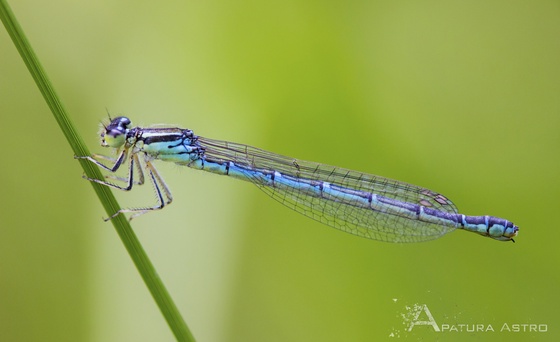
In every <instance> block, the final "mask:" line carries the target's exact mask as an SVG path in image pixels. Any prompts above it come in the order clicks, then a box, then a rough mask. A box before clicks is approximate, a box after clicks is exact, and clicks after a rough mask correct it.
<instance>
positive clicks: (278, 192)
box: [199, 137, 457, 242]
mask: <svg viewBox="0 0 560 342" xmlns="http://www.w3.org/2000/svg"><path fill="white" fill-rule="evenodd" d="M199 141H200V142H201V144H202V146H204V148H205V154H206V156H207V157H209V158H212V159H214V160H217V161H220V160H221V161H224V162H227V161H232V162H234V163H235V164H236V165H238V166H241V167H243V168H244V169H245V171H244V173H245V175H246V176H247V179H248V180H249V181H251V182H253V183H254V184H255V185H257V186H258V187H259V188H260V189H261V190H262V191H264V192H265V193H266V194H268V195H269V196H271V197H272V198H274V199H275V200H277V201H278V202H280V203H282V204H284V205H285V206H287V207H289V208H291V209H293V210H295V211H297V212H299V213H301V214H303V215H305V216H307V217H310V218H312V219H314V220H317V221H319V222H321V223H324V224H326V225H329V226H331V227H334V228H337V229H339V230H342V231H345V232H348V233H351V234H354V235H358V236H361V237H365V238H369V239H374V240H380V241H388V242H419V241H427V240H432V239H436V238H439V237H441V236H443V235H445V234H447V233H448V232H450V231H452V230H454V229H455V227H454V226H452V225H439V224H433V223H427V222H424V221H419V220H417V219H415V218H414V217H413V216H411V215H410V212H409V211H407V210H405V209H402V211H401V212H399V211H395V210H394V208H393V210H391V211H390V212H389V211H387V210H384V209H382V208H380V209H377V210H376V209H373V208H372V207H370V206H356V205H348V204H346V203H343V202H337V201H332V200H327V199H325V198H323V197H317V196H312V195H310V194H309V193H308V192H305V191H300V189H298V187H297V186H295V187H290V188H285V187H271V186H270V182H269V181H268V180H267V179H265V178H263V177H262V173H261V172H254V171H257V170H260V171H263V170H264V171H277V172H279V173H281V174H283V175H288V176H291V177H295V178H300V179H305V180H313V181H319V182H328V183H330V184H335V185H338V186H341V187H344V188H349V189H355V190H359V191H363V192H369V193H372V194H377V195H380V196H384V197H387V198H391V199H395V200H398V201H402V202H408V203H412V204H419V205H422V206H424V207H430V208H433V209H436V210H439V211H443V212H448V213H453V214H456V213H457V208H456V207H455V205H454V204H453V202H451V201H450V200H449V199H447V198H446V197H445V196H443V195H441V194H439V193H436V192H433V191H431V190H429V189H426V188H422V187H418V186H415V185H412V184H407V183H404V182H400V181H396V180H392V179H388V178H384V177H381V176H375V175H371V174H366V173H361V172H357V171H353V170H348V169H344V168H340V167H336V166H330V165H325V164H319V163H314V162H309V161H304V160H298V159H293V158H290V157H286V156H282V155H278V154H275V153H271V152H268V151H264V150H261V149H258V148H254V147H251V146H247V145H243V144H237V143H231V142H227V141H220V140H213V139H207V138H203V137H200V138H199Z"/></svg>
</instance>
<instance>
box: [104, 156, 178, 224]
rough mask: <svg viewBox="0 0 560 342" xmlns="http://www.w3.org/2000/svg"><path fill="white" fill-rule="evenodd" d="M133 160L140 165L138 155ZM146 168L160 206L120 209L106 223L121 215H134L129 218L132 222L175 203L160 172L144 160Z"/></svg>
mask: <svg viewBox="0 0 560 342" xmlns="http://www.w3.org/2000/svg"><path fill="white" fill-rule="evenodd" d="M132 158H134V160H135V161H136V162H137V163H139V160H138V156H137V155H133V156H132ZM144 167H145V168H146V169H147V170H148V173H149V176H150V177H149V178H150V181H151V183H152V187H153V188H154V191H155V193H156V197H157V199H158V204H156V205H155V206H153V207H143V208H124V209H120V210H119V211H117V212H116V213H114V214H113V215H112V216H111V217H109V218H107V219H105V221H108V220H111V219H113V218H114V217H116V216H117V215H119V214H121V213H134V214H132V215H131V216H130V218H129V220H132V219H133V218H135V217H138V216H140V215H142V214H145V213H147V212H148V211H152V210H160V209H162V208H163V207H165V206H166V205H168V204H170V203H171V202H172V201H173V196H172V195H171V192H170V191H169V188H168V187H167V184H165V182H164V181H163V179H162V178H161V176H160V175H159V172H158V171H157V170H156V168H155V167H154V166H153V165H152V163H151V162H150V161H149V160H144ZM162 189H163V192H162Z"/></svg>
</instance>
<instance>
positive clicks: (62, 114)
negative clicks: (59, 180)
mask: <svg viewBox="0 0 560 342" xmlns="http://www.w3.org/2000/svg"><path fill="white" fill-rule="evenodd" d="M0 19H1V20H2V22H3V23H4V26H5V27H6V30H7V31H8V33H9V35H10V37H11V38H12V41H13V42H14V44H15V46H16V48H17V50H18V51H19V53H20V55H21V57H22V59H23V61H24V62H25V65H26V66H27V68H28V69H29V72H30V73H31V75H32V76H33V79H34V80H35V82H36V83H37V86H38V87H39V90H40V91H41V94H43V97H44V98H45V101H47V104H48V106H49V108H50V109H51V111H52V113H53V115H54V117H55V119H56V121H57V122H58V125H59V126H60V128H61V130H62V132H63V133H64V135H65V136H66V139H67V140H68V143H69V144H70V146H71V147H72V150H73V151H74V153H75V155H78V156H85V155H90V153H89V151H88V149H87V148H86V146H85V144H84V142H83V140H82V138H81V137H80V135H79V134H78V132H77V131H76V129H75V128H74V126H73V125H72V122H71V121H70V119H69V117H68V115H67V114H66V110H65V109H64V106H63V104H62V102H61V101H60V99H59V98H58V96H57V95H56V93H55V91H54V88H53V86H52V84H51V82H50V81H49V79H48V77H47V75H46V73H45V72H44V70H43V68H42V67H41V64H40V63H39V61H38V59H37V57H36V56H35V53H34V52H33V50H32V49H31V46H30V45H29V43H28V41H27V38H26V37H25V35H24V33H23V31H22V30H21V28H20V26H19V24H18V23H17V21H16V18H15V17H14V15H13V13H12V11H11V9H10V7H9V6H8V4H7V2H6V1H5V0H0ZM79 162H80V164H81V166H82V168H83V169H84V172H85V175H86V176H88V177H90V178H97V179H103V175H102V174H101V172H100V171H99V169H98V168H97V167H96V166H94V165H93V164H92V163H89V162H87V161H85V160H83V159H82V160H79ZM91 185H92V186H93V188H94V190H95V192H96V193H97V196H98V197H99V200H100V201H101V203H102V204H103V207H104V208H105V210H106V212H107V215H109V216H110V215H112V214H113V213H115V212H116V211H117V210H119V209H120V206H119V204H118V203H117V200H116V199H115V197H114V196H113V193H112V192H111V191H110V189H109V188H108V187H106V186H102V185H100V184H97V183H93V182H91ZM111 222H113V225H114V227H115V229H116V230H117V233H118V234H119V236H120V238H121V240H122V242H123V244H124V246H125V247H126V249H127V251H128V253H129V254H130V257H131V258H132V260H133V262H134V264H135V265H136V268H137V269H138V271H139V272H140V275H141V276H142V278H143V279H144V282H145V283H146V286H147V287H148V289H149V290H150V292H151V294H152V296H153V298H154V300H155V301H156V303H157V305H158V306H159V308H160V310H161V312H162V314H163V316H164V317H165V319H166V320H167V323H168V324H169V326H170V328H171V330H172V331H173V334H174V335H175V337H176V338H177V340H180V341H194V337H193V335H192V334H191V332H190V331H189V328H188V327H187V325H186V323H185V321H184V320H183V318H182V317H181V314H180V313H179V310H178V309H177V307H176V305H175V303H174V302H173V300H172V299H171V296H170V295H169V293H168V292H167V289H166V288H165V286H164V285H163V282H162V281H161V279H160V278H159V276H158V275H157V273H156V270H155V268H154V266H153V265H152V263H151V261H150V259H149V258H148V256H147V255H146V253H145V251H144V249H143V248H142V245H141V244H140V242H139V241H138V239H137V237H136V234H134V231H133V230H132V227H131V226H130V223H129V222H128V220H127V219H126V218H125V216H124V215H122V214H121V215H119V216H117V217H116V218H115V219H113V220H111Z"/></svg>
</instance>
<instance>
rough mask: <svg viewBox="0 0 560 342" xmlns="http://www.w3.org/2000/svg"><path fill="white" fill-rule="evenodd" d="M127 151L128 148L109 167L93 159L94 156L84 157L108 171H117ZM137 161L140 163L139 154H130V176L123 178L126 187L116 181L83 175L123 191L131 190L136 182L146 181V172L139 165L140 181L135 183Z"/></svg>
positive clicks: (92, 180)
mask: <svg viewBox="0 0 560 342" xmlns="http://www.w3.org/2000/svg"><path fill="white" fill-rule="evenodd" d="M126 153H127V151H126V150H125V151H123V152H122V153H121V156H119V158H118V159H117V162H116V163H115V166H114V167H113V168H109V167H107V166H105V165H103V164H102V163H100V162H99V161H97V160H95V159H93V158H92V157H84V159H87V160H89V161H91V162H93V163H95V164H96V165H99V166H101V167H102V168H104V169H106V170H108V171H111V172H116V171H117V170H118V168H119V167H120V165H121V164H122V162H123V159H125V158H123V157H122V156H123V155H126ZM135 162H136V164H139V162H138V156H137V155H136V154H135V153H134V154H131V156H130V162H129V165H128V178H123V179H122V180H123V181H124V182H126V183H127V185H126V186H124V187H123V186H120V185H117V184H114V183H110V182H106V181H103V180H99V179H96V178H89V177H87V176H83V178H84V179H87V180H89V181H91V182H95V183H98V184H101V185H105V186H109V187H111V188H115V189H119V190H123V191H130V189H132V186H133V185H134V184H138V183H139V184H142V183H143V182H144V173H143V172H142V169H141V167H140V166H138V167H137V169H138V171H139V178H140V182H138V183H134V163H135Z"/></svg>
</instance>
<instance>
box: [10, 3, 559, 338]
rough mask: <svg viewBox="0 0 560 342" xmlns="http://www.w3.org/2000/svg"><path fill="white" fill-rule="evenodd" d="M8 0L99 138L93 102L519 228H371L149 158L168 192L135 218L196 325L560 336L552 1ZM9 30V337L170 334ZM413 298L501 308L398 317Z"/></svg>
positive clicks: (285, 333) (73, 109) (137, 119)
mask: <svg viewBox="0 0 560 342" xmlns="http://www.w3.org/2000/svg"><path fill="white" fill-rule="evenodd" d="M11 6H12V9H13V11H14V13H15V15H16V17H17V18H18V19H19V21H20V24H21V25H22V27H23V29H24V31H25V32H26V34H27V35H28V38H29V40H30V42H31V44H32V46H33V47H34V49H35V51H36V53H37V55H38V57H39V59H40V60H41V62H42V63H43V66H44V67H45V69H46V71H47V73H48V74H49V76H50V78H51V80H52V82H53V83H54V85H55V87H56V89H57V91H58V93H59V95H60V96H61V98H62V100H63V101H64V103H65V105H66V108H67V109H68V111H69V113H70V115H71V118H72V120H73V121H74V123H75V124H76V125H77V127H78V128H79V130H80V131H81V133H82V135H83V136H84V138H85V139H86V141H87V143H88V145H89V146H90V148H91V150H92V151H95V152H106V151H103V150H102V148H101V147H100V146H99V140H98V136H97V131H98V124H99V122H100V120H102V119H104V118H105V117H106V111H105V109H106V108H107V109H108V110H109V111H110V112H111V113H112V114H113V115H119V114H122V115H128V116H129V117H130V118H131V119H132V120H133V121H134V123H135V124H138V125H148V124H153V123H168V124H176V125H179V126H181V127H186V128H190V129H193V130H194V131H195V133H197V134H199V135H203V136H206V137H210V138H216V139H224V140H230V141H235V142H241V143H246V144H249V145H253V146H257V147H260V148H264V149H267V150H270V151H274V152H277V153H281V154H285V155H289V156H293V157H296V158H300V159H306V160H314V161H319V162H323V163H327V164H333V165H339V166H343V167H347V168H351V169H355V170H360V171H364V172H368V173H374V174H378V175H382V176H386V177H390V178H394V179H399V180H402V181H406V182H409V183H412V184H416V185H421V186H425V187H427V188H430V189H433V190H435V191H438V192H441V193H443V194H445V195H446V196H449V197H450V198H451V199H452V200H453V201H454V202H455V204H456V205H457V206H458V207H459V209H460V211H461V212H462V213H465V214H469V215H484V214H490V215H494V216H499V217H505V218H508V219H510V220H512V221H513V222H515V223H516V224H517V225H518V226H519V227H520V229H521V230H520V234H519V237H518V238H517V243H515V244H513V243H501V242H497V241H493V240H491V239H485V238H482V237H479V236H475V235H474V234H467V233H464V232H460V231H459V232H454V233H453V234H450V235H449V236H446V237H444V238H441V239H439V240H436V241H433V242H428V243H419V244H410V245H397V244H387V243H381V242H376V241H370V240H366V239H361V238H358V237H354V236H351V235H349V234H344V233H341V232H339V231H337V230H334V229H330V228H328V227H326V226H323V225H321V224H319V223H317V222H314V221H312V220H310V219H307V218H305V217H303V216H301V215H299V214H297V213H295V212H293V211H290V210H288V209H286V208H284V207H282V206H281V205H279V204H278V203H276V202H275V201H273V200H272V199H269V198H267V197H266V195H264V194H263V193H261V192H260V191H259V190H258V189H257V188H256V187H254V186H252V185H251V184H245V183H243V182H239V181H235V180H232V179H228V178H226V177H217V176H214V175H211V174H205V173H202V172H195V171H192V170H188V169H186V168H180V167H177V166H174V165H165V164H162V163H159V164H158V166H159V169H160V171H161V173H162V174H163V175H164V177H165V179H166V180H167V182H168V184H169V185H170V187H171V189H172V191H173V194H174V197H175V202H174V203H173V205H171V206H170V207H169V208H167V209H166V210H164V211H162V212H158V213H152V214H149V215H145V216H143V217H141V218H139V219H137V220H134V221H133V227H134V228H135V231H136V232H137V234H138V235H139V238H140V240H141V242H142V243H143V245H144V247H145V248H146V250H147V252H148V254H149V255H150V257H151V258H152V261H153V262H154V264H155V266H156V268H157V269H158V271H159V274H160V276H161V278H162V279H163V281H164V283H165V284H166V286H167V287H168V289H169V291H170V292H171V294H172V296H173V298H174V299H175V301H176V303H177V305H178V306H179V309H180V310H181V312H182V314H183V315H184V318H185V320H186V321H187V323H188V325H189V326H190V328H191V330H192V331H193V333H194V335H195V337H196V338H197V340H199V341H379V340H395V339H396V338H400V339H408V340H417V339H424V340H436V339H437V340H441V341H450V340H453V341H463V340H473V339H476V340H488V341H491V340H510V341H526V340H539V341H554V340H556V341H557V340H559V339H560V313H559V311H558V307H559V304H560V299H559V296H558V294H557V291H558V288H559V287H560V279H559V278H560V273H559V270H560V267H559V266H560V265H559V257H560V253H559V248H558V240H559V237H560V232H559V227H558V213H560V211H559V204H560V201H559V199H558V198H559V196H558V195H559V194H560V180H559V173H560V156H559V153H560V149H559V148H560V133H559V131H560V63H559V61H560V39H559V37H560V4H559V2H558V1H536V2H527V1H475V2H464V1H346V2H336V1H311V2H301V1H289V0H288V1H277V2H258V1H213V2H195V1H168V2H137V1H118V2H115V1H96V2H87V1H61V0H54V1H49V2H37V1H31V0H18V1H12V3H11ZM1 31H2V32H1V33H0V47H1V51H2V52H1V55H0V60H1V61H2V62H1V63H0V115H1V118H2V121H1V122H2V142H3V144H2V145H3V149H2V167H1V168H0V182H1V191H2V196H1V197H0V198H1V202H0V217H1V220H0V222H1V223H0V226H1V229H0V272H1V275H0V340H2V341H39V340H40V341H76V340H83V341H166V340H167V341H171V340H173V335H172V334H171V332H170V331H169V329H168V327H167V325H166V323H165V321H164V320H163V318H162V316H161V314H160V313H159V311H158V308H157V307H156V306H155V304H154V302H153V300H152V298H151V297H150V295H149V293H148V291H147V289H146V288H145V286H144V284H143V282H142V280H141V279H140V277H139V276H138V274H137V272H136V269H135V268H134V266H133V264H132V263H131V261H130V258H129V257H128V255H127V254H126V252H125V250H124V248H123V246H122V244H121V242H120V240H119V239H118V236H117V235H116V233H115V231H114V230H113V228H112V226H111V225H110V224H107V223H104V222H103V221H102V220H101V217H103V216H104V215H105V213H104V212H103V210H102V208H101V206H100V204H99V202H98V200H97V198H96V197H95V195H94V192H93V191H92V188H91V186H90V185H89V184H88V183H87V182H86V181H84V180H83V179H82V178H81V175H82V170H81V169H80V167H79V164H78V163H77V162H76V161H75V160H74V159H73V158H72V156H73V154H72V151H71V150H70V148H69V146H68V145H67V143H66V141H65V139H64V137H63V136H62V134H61V132H60V130H59V128H58V127H57V125H56V123H55V121H54V119H53V118H52V116H51V114H50V112H49V110H48V108H47V106H46V104H45V102H44V101H43V99H42V97H41V95H40V93H39V91H38V90H37V88H36V86H35V84H34V82H33V80H32V79H31V77H30V75H29V73H28V72H27V70H26V68H25V66H24V64H23V62H22V60H21V58H20V57H19V55H18V53H17V51H16V49H15V48H14V46H13V44H12V42H11V40H10V39H9V37H8V35H7V33H6V32H5V30H1ZM117 196H118V198H119V200H120V201H121V204H122V205H123V206H131V205H142V204H144V205H146V204H150V203H152V202H151V201H153V194H152V192H151V190H150V189H149V188H148V189H135V191H134V192H132V193H129V194H126V193H118V194H117ZM415 305H420V306H422V305H426V307H427V308H429V310H430V312H431V314H432V315H433V317H434V320H435V321H436V322H437V324H439V325H440V326H442V325H443V324H448V325H456V327H457V328H459V324H467V325H470V326H471V327H472V325H473V324H474V325H476V324H481V325H483V326H484V327H485V329H487V327H488V326H489V325H490V326H491V327H492V328H493V329H494V330H495V331H494V332H467V331H466V328H463V329H464V330H463V331H462V332H461V331H459V332H439V333H436V332H434V329H433V328H432V327H431V326H417V327H415V328H414V329H413V330H412V331H411V332H407V331H406V328H407V325H406V323H407V320H406V318H407V317H408V318H410V317H409V316H407V315H408V314H409V312H410V310H407V307H413V306H415ZM403 316H405V317H404V318H403ZM422 318H425V316H421V317H420V319H422ZM504 324H507V325H508V326H509V327H510V329H513V325H514V324H541V325H546V327H547V332H507V331H502V332H500V331H499V330H500V329H501V328H502V327H503V325H504ZM541 327H542V326H541Z"/></svg>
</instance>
